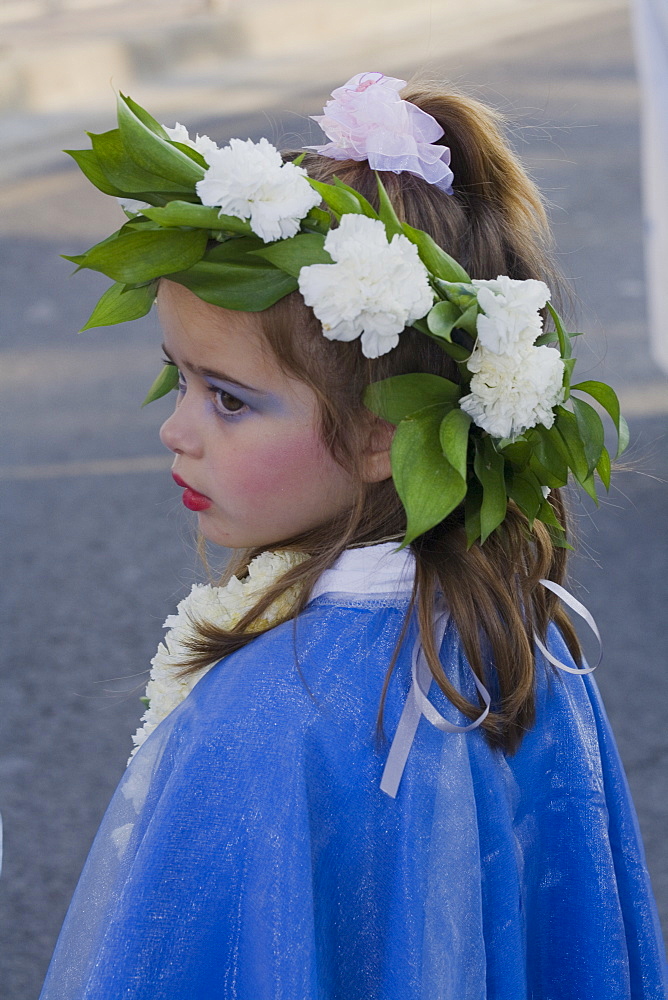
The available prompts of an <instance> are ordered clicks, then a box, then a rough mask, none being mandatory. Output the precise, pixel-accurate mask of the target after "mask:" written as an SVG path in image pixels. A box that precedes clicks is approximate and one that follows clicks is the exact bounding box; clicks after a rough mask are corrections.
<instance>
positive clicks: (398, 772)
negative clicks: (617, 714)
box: [380, 580, 603, 799]
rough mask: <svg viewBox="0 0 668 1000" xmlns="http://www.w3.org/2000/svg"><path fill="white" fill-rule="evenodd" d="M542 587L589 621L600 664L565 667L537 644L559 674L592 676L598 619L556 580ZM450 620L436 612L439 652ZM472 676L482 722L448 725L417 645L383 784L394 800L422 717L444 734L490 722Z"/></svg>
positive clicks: (477, 682)
mask: <svg viewBox="0 0 668 1000" xmlns="http://www.w3.org/2000/svg"><path fill="white" fill-rule="evenodd" d="M540 583H542V584H543V586H544V587H546V588H547V589H548V590H551V591H552V593H553V594H556V595H557V597H559V598H561V600H562V601H563V602H564V604H567V605H568V607H569V608H571V609H572V610H573V611H575V613H576V614H577V615H579V616H580V617H581V618H583V619H584V620H585V621H586V623H587V625H589V627H590V628H591V630H592V632H593V633H594V635H595V636H596V638H597V639H598V645H599V655H598V660H597V661H596V663H595V664H594V666H593V667H570V666H568V664H567V663H562V662H561V660H558V659H557V658H556V656H553V655H552V653H550V651H549V650H548V649H547V648H546V647H545V645H544V644H543V643H542V642H541V640H540V639H539V638H538V636H537V635H536V634H535V632H534V637H533V638H534V642H535V643H536V645H537V646H538V648H539V649H540V651H541V653H542V654H543V656H544V657H545V658H546V659H547V660H549V662H550V663H551V664H553V666H555V667H558V668H559V670H565V671H567V672H568V673H569V674H590V673H591V672H592V671H593V670H596V667H597V666H598V665H599V663H600V662H601V656H602V654H603V644H602V642H601V635H600V633H599V631H598V627H597V625H596V622H595V621H594V618H593V617H592V615H591V614H590V613H589V611H588V610H587V608H586V607H585V606H584V604H581V603H580V601H578V600H577V599H576V598H575V597H573V595H572V594H570V593H569V592H568V591H567V590H565V589H564V587H562V586H560V585H559V584H558V583H554V582H553V581H552V580H541V581H540ZM449 617H450V616H449V613H448V611H447V610H440V609H439V610H437V612H436V616H435V619H434V643H435V646H436V649H437V650H440V648H441V646H442V644H443V638H444V636H445V629H446V626H447V623H448V618H449ZM472 673H473V680H474V681H475V686H476V688H477V689H478V691H479V693H480V696H481V698H482V700H483V703H484V705H485V708H484V709H483V711H482V712H481V713H480V715H479V716H478V718H477V719H475V720H474V721H473V722H471V723H470V724H469V725H468V726H456V725H455V724H454V723H453V722H448V720H447V719H445V718H444V717H443V716H442V715H441V714H440V712H438V711H437V710H436V709H435V708H434V706H433V705H432V703H431V702H430V701H429V697H428V695H429V689H430V687H431V682H432V680H433V676H432V673H431V670H430V669H429V664H428V663H427V658H426V657H425V655H424V649H423V648H422V643H421V642H420V639H419V638H418V639H417V640H416V641H415V645H414V646H413V654H412V659H411V686H410V690H409V692H408V697H407V698H406V704H405V705H404V708H403V711H402V713H401V718H400V719H399V725H398V726H397V729H396V732H395V734H394V739H393V740H392V745H391V746H390V752H389V753H388V755H387V760H386V761H385V767H384V768H383V776H382V778H381V782H380V787H381V790H382V791H383V792H385V793H386V794H387V795H389V796H390V797H391V798H393V799H394V798H396V795H397V791H398V790H399V784H400V782H401V778H402V776H403V773H404V769H405V767H406V761H407V760H408V755H409V753H410V751H411V747H412V746H413V740H414V739H415V733H416V731H417V727H418V723H419V722H420V716H422V715H424V717H425V718H426V719H427V721H428V722H431V724H432V725H433V726H436V728H437V729H440V730H441V731H442V732H444V733H468V732H470V730H472V729H477V728H478V726H480V725H481V723H482V722H484V720H485V719H486V718H487V715H488V713H489V709H490V704H491V697H490V694H489V692H488V690H487V688H486V687H485V685H484V684H483V683H482V681H481V680H480V678H479V677H478V676H477V675H476V673H475V671H472Z"/></svg>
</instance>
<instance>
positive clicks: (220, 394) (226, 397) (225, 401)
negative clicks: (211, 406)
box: [207, 385, 247, 417]
mask: <svg viewBox="0 0 668 1000" xmlns="http://www.w3.org/2000/svg"><path fill="white" fill-rule="evenodd" d="M207 388H208V390H209V392H210V393H212V394H213V397H214V399H215V400H216V403H217V409H218V411H219V412H220V413H221V414H222V415H223V416H230V417H231V416H236V414H237V413H241V411H242V410H244V409H247V404H246V403H244V401H243V399H238V397H237V396H233V395H232V393H231V392H228V391H227V389H221V388H220V386H217V385H209V386H207Z"/></svg>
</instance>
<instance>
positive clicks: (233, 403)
mask: <svg viewBox="0 0 668 1000" xmlns="http://www.w3.org/2000/svg"><path fill="white" fill-rule="evenodd" d="M162 362H163V364H165V365H171V366H172V367H173V368H176V371H177V373H178V384H177V386H176V389H177V392H178V393H179V395H183V393H184V392H185V391H186V389H187V384H186V379H185V376H184V374H183V372H182V371H181V370H180V368H178V367H177V366H176V365H175V364H174V362H173V361H170V360H169V358H163V359H162ZM206 389H207V391H208V392H210V393H211V395H212V396H213V398H214V401H215V404H216V410H217V412H218V413H220V414H221V416H224V417H232V416H236V415H237V414H241V413H242V412H243V411H245V410H247V409H248V408H249V407H248V404H247V403H245V402H244V401H243V399H239V397H238V396H234V395H233V394H232V393H231V392H228V391H227V389H223V388H222V387H221V386H219V385H213V384H212V383H210V382H207V383H206Z"/></svg>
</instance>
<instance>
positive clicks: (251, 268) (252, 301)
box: [169, 240, 297, 312]
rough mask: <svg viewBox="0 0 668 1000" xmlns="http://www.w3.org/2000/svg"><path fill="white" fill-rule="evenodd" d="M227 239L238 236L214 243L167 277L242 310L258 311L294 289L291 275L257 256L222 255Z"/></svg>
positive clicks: (212, 300)
mask: <svg viewBox="0 0 668 1000" xmlns="http://www.w3.org/2000/svg"><path fill="white" fill-rule="evenodd" d="M249 242H251V241H250V240H249ZM257 242H259V241H257ZM230 243H241V240H230V241H229V243H222V244H221V245H220V246H218V247H215V248H214V249H213V250H210V251H209V252H208V253H207V254H206V255H205V256H204V257H203V258H202V260H200V261H198V262H197V263H196V264H194V265H193V266H192V267H190V268H189V269H188V270H187V271H179V272H177V273H176V274H170V275H169V278H170V281H177V282H178V283H179V284H180V285H184V286H185V287H186V288H189V289H190V290H191V292H194V293H195V295H197V296H198V297H199V298H200V299H203V300H204V302H210V303H211V304H212V305H214V306H222V307H223V308H224V309H240V310H242V311H244V312H261V311H262V310H263V309H268V308H269V306H272V305H273V304H274V303H275V302H278V300H279V299H282V298H283V297H284V296H285V295H288V294H289V293H290V292H294V291H296V289H297V281H296V279H295V278H293V277H292V276H291V275H289V274H286V273H285V272H284V271H279V270H278V268H276V267H272V266H270V265H264V264H263V262H262V261H261V260H260V259H259V258H253V257H252V256H251V255H250V254H246V255H245V260H244V261H243V262H242V263H240V260H241V258H240V256H239V254H238V253H237V255H236V257H233V256H228V258H227V259H226V258H225V256H224V254H221V253H219V251H225V250H227V248H228V247H229V245H230Z"/></svg>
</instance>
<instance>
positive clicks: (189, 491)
mask: <svg viewBox="0 0 668 1000" xmlns="http://www.w3.org/2000/svg"><path fill="white" fill-rule="evenodd" d="M172 479H173V480H174V482H175V483H176V485H177V486H181V487H182V488H183V497H182V498H181V499H182V500H183V505H184V507H187V508H188V510H195V511H200V510H206V509H207V508H208V507H211V505H212V504H213V500H210V499H209V497H207V496H204V494H203V493H198V492H197V490H194V489H193V488H192V486H188V484H187V483H186V482H185V481H184V480H183V479H181V477H180V476H177V474H176V473H175V472H172Z"/></svg>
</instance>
